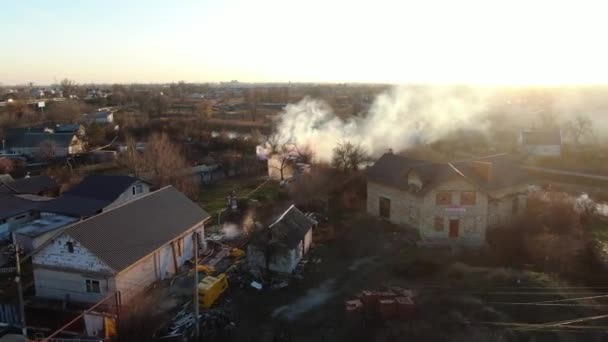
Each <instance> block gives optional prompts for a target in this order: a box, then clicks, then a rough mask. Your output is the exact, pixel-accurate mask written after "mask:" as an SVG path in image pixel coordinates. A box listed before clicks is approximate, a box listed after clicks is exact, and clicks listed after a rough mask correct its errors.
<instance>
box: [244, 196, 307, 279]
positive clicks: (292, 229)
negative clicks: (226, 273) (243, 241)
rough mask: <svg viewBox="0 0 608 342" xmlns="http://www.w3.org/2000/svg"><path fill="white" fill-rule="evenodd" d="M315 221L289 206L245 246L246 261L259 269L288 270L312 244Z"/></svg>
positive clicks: (291, 269)
mask: <svg viewBox="0 0 608 342" xmlns="http://www.w3.org/2000/svg"><path fill="white" fill-rule="evenodd" d="M315 225H316V222H315V221H314V220H312V219H311V218H309V217H308V216H306V215H304V214H303V213H302V212H301V211H300V210H298V208H296V207H295V206H293V205H292V206H290V207H289V208H288V209H287V210H286V211H285V212H283V213H282V214H281V215H280V216H279V218H278V219H277V220H276V221H275V222H273V223H272V224H270V225H269V226H268V228H266V229H265V230H263V231H261V232H259V233H258V235H257V236H256V237H254V238H253V239H252V241H251V242H250V243H249V245H248V247H247V260H248V262H249V265H250V266H251V267H252V268H256V269H259V270H261V271H271V272H278V273H292V272H293V271H294V270H295V268H296V266H297V265H298V263H299V262H300V260H302V258H303V257H304V255H305V254H306V253H308V250H309V249H310V246H311V244H312V230H313V227H314V226H315Z"/></svg>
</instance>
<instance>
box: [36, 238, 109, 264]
mask: <svg viewBox="0 0 608 342" xmlns="http://www.w3.org/2000/svg"><path fill="white" fill-rule="evenodd" d="M67 242H72V244H73V246H74V252H73V253H70V252H69V251H68V247H67ZM32 263H33V264H34V265H45V266H53V267H62V268H67V269H73V270H81V271H85V272H101V273H112V272H113V270H112V269H111V268H110V267H109V266H108V265H106V264H105V263H104V262H103V261H101V260H100V259H98V258H97V257H96V256H95V255H93V254H92V253H91V252H90V251H89V250H88V249H86V248H85V247H83V246H82V245H81V244H80V243H78V242H77V241H76V240H74V239H72V238H71V237H69V236H68V235H67V234H61V235H60V236H59V237H58V238H56V239H54V240H51V241H50V242H49V244H48V245H46V246H45V247H44V248H43V249H42V250H40V251H39V252H38V253H36V254H35V255H34V256H33V257H32ZM34 268H35V266H34Z"/></svg>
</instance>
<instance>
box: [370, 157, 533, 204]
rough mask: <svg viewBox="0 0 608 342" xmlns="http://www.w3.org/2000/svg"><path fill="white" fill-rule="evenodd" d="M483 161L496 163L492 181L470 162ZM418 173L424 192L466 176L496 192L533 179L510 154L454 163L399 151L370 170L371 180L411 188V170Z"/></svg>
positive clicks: (379, 160) (401, 187)
mask: <svg viewBox="0 0 608 342" xmlns="http://www.w3.org/2000/svg"><path fill="white" fill-rule="evenodd" d="M472 161H481V162H487V163H491V164H492V177H491V179H490V180H489V181H488V180H486V179H484V178H482V177H480V176H479V175H478V173H477V172H475V171H474V170H473V169H472V167H471V166H470V162H472ZM412 170H415V171H417V172H418V174H419V175H420V177H421V178H422V181H423V184H424V185H423V189H422V191H420V192H418V194H421V195H423V194H424V193H425V192H426V191H428V190H430V189H431V188H432V187H433V185H434V184H437V183H440V182H442V181H444V180H447V179H453V178H459V177H460V178H463V177H464V178H466V179H467V180H468V181H470V182H471V183H473V184H475V185H477V186H478V187H480V188H481V189H483V190H486V191H492V190H497V189H501V188H506V187H510V186H515V185H519V184H525V183H526V182H528V181H529V176H528V174H527V173H526V172H525V171H523V170H522V169H521V167H520V166H519V164H518V162H517V160H516V159H514V158H513V157H511V156H509V155H495V156H488V157H481V158H471V159H469V160H461V161H455V162H452V163H436V162H429V161H423V160H417V159H412V158H408V157H404V156H400V155H396V154H391V153H386V154H384V155H383V156H382V157H380V159H378V161H376V163H375V164H374V165H373V166H372V167H371V168H370V169H369V170H368V176H367V177H368V181H371V182H374V183H378V184H382V185H386V186H390V187H394V188H397V189H401V190H408V184H407V175H408V173H409V172H410V171H412Z"/></svg>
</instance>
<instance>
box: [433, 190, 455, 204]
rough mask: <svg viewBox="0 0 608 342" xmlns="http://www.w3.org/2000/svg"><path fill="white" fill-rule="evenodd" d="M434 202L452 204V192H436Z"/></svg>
mask: <svg viewBox="0 0 608 342" xmlns="http://www.w3.org/2000/svg"><path fill="white" fill-rule="evenodd" d="M435 203H436V204H438V205H450V204H452V193H451V192H438V193H437V195H435Z"/></svg>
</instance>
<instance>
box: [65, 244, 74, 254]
mask: <svg viewBox="0 0 608 342" xmlns="http://www.w3.org/2000/svg"><path fill="white" fill-rule="evenodd" d="M66 246H68V252H70V253H74V243H73V242H66Z"/></svg>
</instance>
